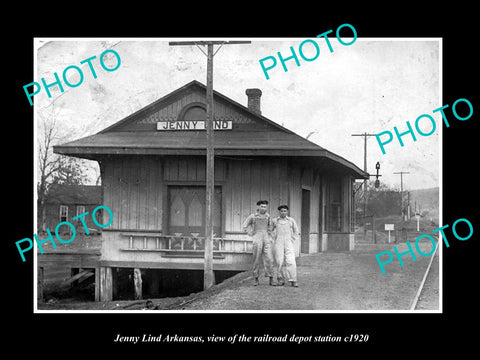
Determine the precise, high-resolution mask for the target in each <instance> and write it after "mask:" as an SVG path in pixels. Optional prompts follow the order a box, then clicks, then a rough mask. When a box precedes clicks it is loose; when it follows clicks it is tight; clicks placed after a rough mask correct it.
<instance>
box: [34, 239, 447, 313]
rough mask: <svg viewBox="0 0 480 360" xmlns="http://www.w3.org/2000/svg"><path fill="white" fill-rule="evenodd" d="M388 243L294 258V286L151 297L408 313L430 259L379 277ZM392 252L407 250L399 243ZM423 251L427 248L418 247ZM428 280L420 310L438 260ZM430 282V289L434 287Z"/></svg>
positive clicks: (179, 305) (229, 286)
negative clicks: (380, 258)
mask: <svg viewBox="0 0 480 360" xmlns="http://www.w3.org/2000/svg"><path fill="white" fill-rule="evenodd" d="M393 246H394V244H378V245H363V246H360V245H358V246H357V249H356V250H355V251H352V252H326V253H318V254H309V255H302V256H301V257H300V258H297V273H298V282H299V287H298V288H294V287H291V286H276V287H273V286H269V285H268V278H260V285H259V286H253V280H252V278H251V275H250V273H249V272H244V273H240V274H237V275H235V276H234V277H232V278H230V279H227V280H226V281H224V282H222V283H221V284H218V285H216V286H214V287H212V288H211V289H209V290H207V291H202V292H200V293H196V294H191V295H190V296H186V297H180V298H179V297H177V298H164V299H152V300H153V303H154V304H155V305H156V306H158V309H163V310H182V309H183V310H187V311H197V310H214V311H216V310H233V311H237V310H252V311H255V310H262V311H263V310H274V311H275V310H277V311H278V310H286V311H288V310H317V311H323V310H333V311H335V310H346V311H354V310H380V311H386V310H387V311H388V310H409V308H410V305H411V302H412V300H413V298H414V296H415V294H416V292H417V290H418V287H419V285H420V282H421V280H422V278H423V275H424V273H425V270H426V268H427V266H428V263H429V260H430V257H422V256H419V255H417V261H413V260H412V258H411V256H410V255H405V256H404V257H403V258H402V259H403V262H404V267H403V268H402V267H401V266H400V264H399V262H398V260H397V258H396V257H395V256H394V259H393V261H392V262H391V263H389V264H387V265H385V270H386V274H385V275H383V274H382V272H381V270H380V268H379V265H378V263H377V260H376V258H375V254H377V253H379V252H381V251H386V250H389V251H393ZM397 248H398V251H399V252H403V251H406V250H407V247H406V245H405V244H398V245H397ZM421 250H422V251H423V252H425V253H428V252H429V251H430V250H431V245H430V247H428V245H426V246H425V247H421ZM431 272H432V274H431V276H429V277H428V278H427V283H426V290H425V291H424V292H423V293H422V295H421V297H420V302H419V306H418V307H417V309H420V310H438V296H439V291H438V274H439V271H438V259H435V261H434V262H433V263H432V269H431ZM435 284H436V285H435ZM144 305H145V300H144V301H112V302H105V303H99V302H96V303H95V302H85V303H78V302H72V301H68V300H67V301H61V302H57V303H52V304H39V309H40V310H56V309H64V310H96V309H98V310H141V309H142V308H143V307H144Z"/></svg>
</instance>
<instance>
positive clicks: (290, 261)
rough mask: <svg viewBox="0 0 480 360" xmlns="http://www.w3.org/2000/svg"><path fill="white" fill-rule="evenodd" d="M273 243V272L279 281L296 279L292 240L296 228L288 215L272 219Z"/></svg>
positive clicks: (295, 236) (294, 236) (295, 233)
mask: <svg viewBox="0 0 480 360" xmlns="http://www.w3.org/2000/svg"><path fill="white" fill-rule="evenodd" d="M272 223H273V227H274V238H275V244H274V247H273V254H274V257H275V272H276V274H277V280H278V282H279V283H282V284H283V283H284V282H285V280H287V281H294V282H296V281H297V264H296V262H295V249H294V247H293V242H294V240H295V239H296V238H297V235H298V228H297V224H296V223H295V220H293V218H290V217H286V218H285V219H282V218H280V217H278V218H275V219H273V221H272Z"/></svg>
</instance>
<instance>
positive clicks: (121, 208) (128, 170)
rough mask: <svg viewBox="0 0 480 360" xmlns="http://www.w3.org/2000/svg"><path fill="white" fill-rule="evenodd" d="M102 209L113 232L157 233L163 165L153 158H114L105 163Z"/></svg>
mask: <svg viewBox="0 0 480 360" xmlns="http://www.w3.org/2000/svg"><path fill="white" fill-rule="evenodd" d="M104 175H105V177H104V179H102V183H103V191H104V192H103V196H104V205H106V206H108V207H109V208H110V209H111V210H112V212H113V214H114V216H113V222H112V224H111V225H110V228H112V229H135V230H160V229H161V225H162V223H161V219H162V196H163V194H162V183H163V182H162V161H161V159H160V158H155V157H145V156H143V157H138V158H133V157H115V158H111V159H109V160H106V161H104Z"/></svg>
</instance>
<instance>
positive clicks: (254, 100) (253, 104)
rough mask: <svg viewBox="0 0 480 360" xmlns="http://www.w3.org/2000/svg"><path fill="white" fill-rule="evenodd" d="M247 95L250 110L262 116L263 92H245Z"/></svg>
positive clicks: (258, 90)
mask: <svg viewBox="0 0 480 360" xmlns="http://www.w3.org/2000/svg"><path fill="white" fill-rule="evenodd" d="M245 94H247V97H248V109H249V110H250V111H253V112H254V113H257V114H259V115H261V114H262V111H261V110H260V97H261V96H262V90H260V89H247V90H245Z"/></svg>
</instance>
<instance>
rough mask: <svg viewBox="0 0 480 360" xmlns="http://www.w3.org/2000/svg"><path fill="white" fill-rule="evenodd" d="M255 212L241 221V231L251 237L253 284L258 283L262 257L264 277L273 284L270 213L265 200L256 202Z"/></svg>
mask: <svg viewBox="0 0 480 360" xmlns="http://www.w3.org/2000/svg"><path fill="white" fill-rule="evenodd" d="M257 206H258V209H257V212H256V213H255V214H251V215H249V216H248V217H247V218H246V219H245V221H244V223H243V231H245V232H246V233H248V235H249V236H251V237H252V241H253V268H252V271H253V278H254V281H255V282H254V285H255V286H257V285H258V276H259V269H260V262H261V259H262V258H263V268H264V270H265V277H267V276H268V277H269V278H270V282H269V284H270V285H272V286H275V284H274V283H273V253H272V238H271V236H270V231H271V222H270V215H269V214H268V213H267V206H268V201H267V200H259V201H258V202H257Z"/></svg>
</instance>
